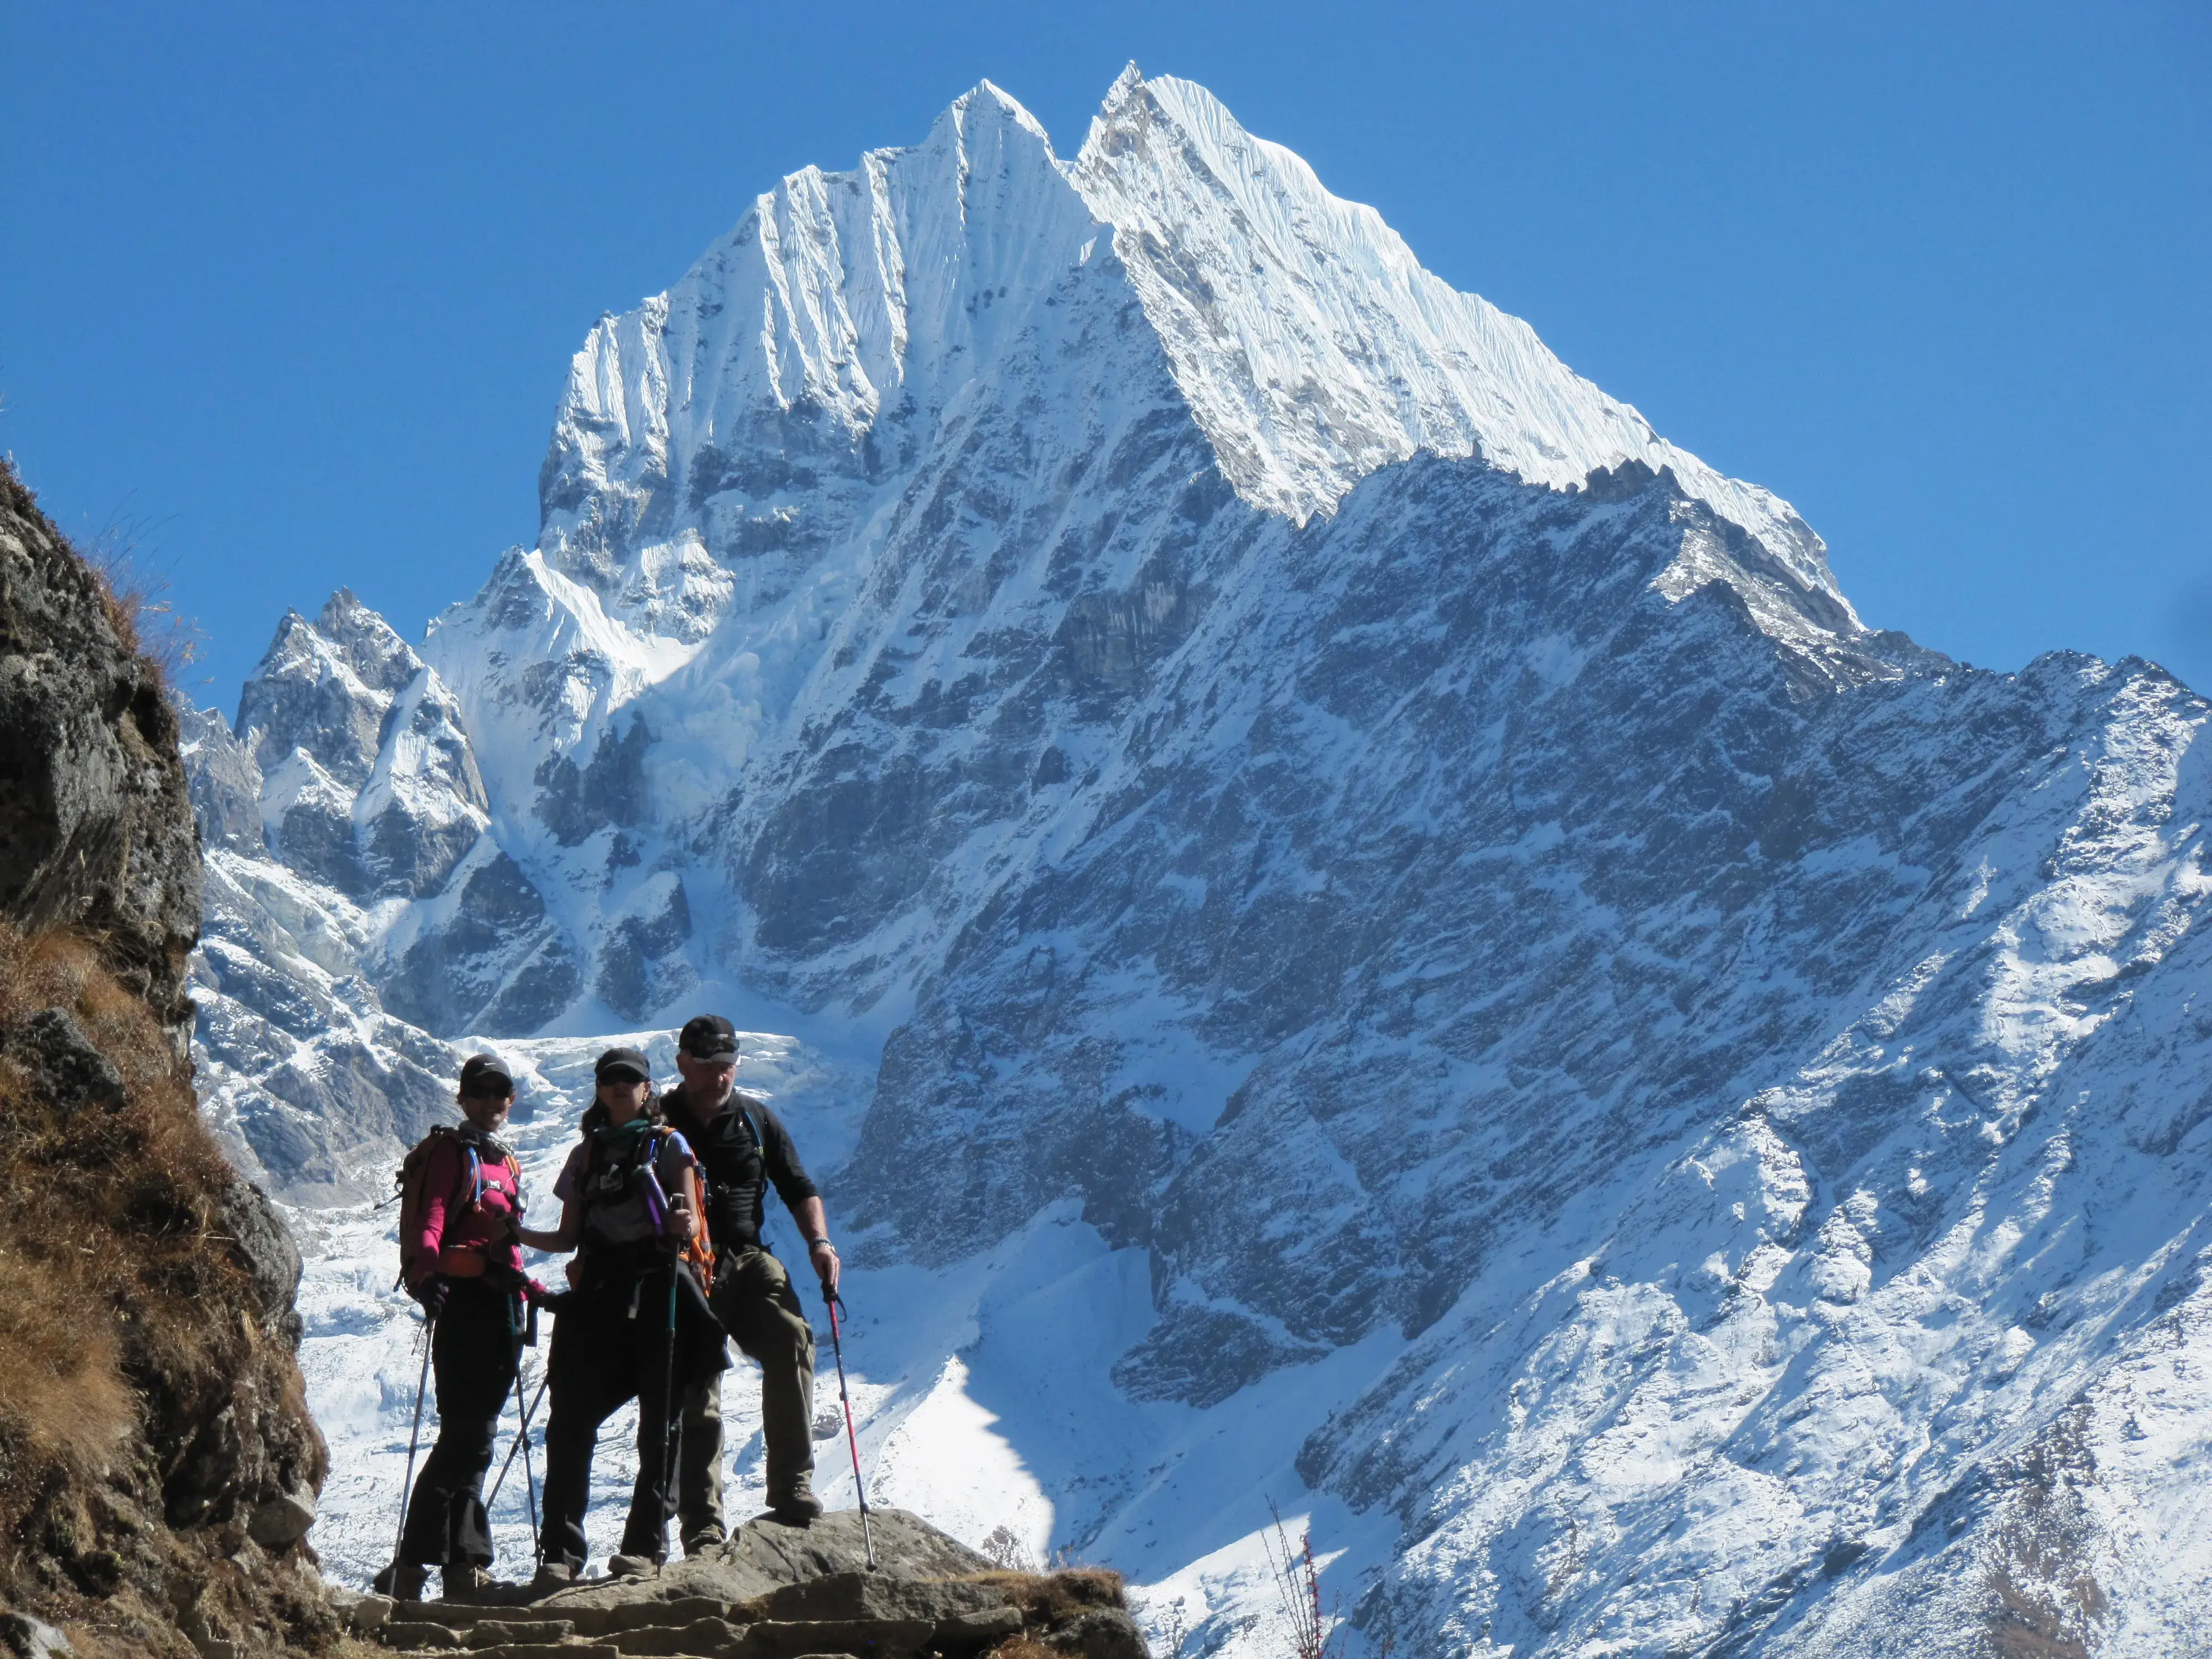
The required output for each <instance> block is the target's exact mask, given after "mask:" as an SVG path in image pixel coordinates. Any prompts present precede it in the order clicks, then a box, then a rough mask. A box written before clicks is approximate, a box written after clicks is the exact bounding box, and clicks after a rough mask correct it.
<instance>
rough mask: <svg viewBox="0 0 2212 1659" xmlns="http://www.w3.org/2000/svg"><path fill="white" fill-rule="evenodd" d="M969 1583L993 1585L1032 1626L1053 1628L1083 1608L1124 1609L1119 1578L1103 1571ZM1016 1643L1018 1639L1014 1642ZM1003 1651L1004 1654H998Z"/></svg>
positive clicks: (981, 1577)
mask: <svg viewBox="0 0 2212 1659" xmlns="http://www.w3.org/2000/svg"><path fill="white" fill-rule="evenodd" d="M1123 1582H1124V1581H1123V1579H1122V1577H1121V1574H1120V1573H1118V1572H1115V1571H1112V1570H1111V1569H1110V1568H1107V1567H1066V1568H1063V1569H1062V1570H1061V1571H1058V1572H979V1573H974V1574H971V1575H970V1576H969V1583H977V1584H991V1585H995V1586H996V1587H997V1588H998V1589H1002V1590H1004V1591H1005V1592H1006V1599H1007V1600H1008V1601H1012V1603H1013V1604H1014V1605H1015V1606H1016V1607H1019V1608H1020V1609H1021V1610H1022V1614H1023V1616H1024V1618H1026V1619H1027V1620H1029V1622H1030V1623H1031V1624H1032V1625H1056V1624H1058V1623H1060V1621H1061V1620H1064V1619H1072V1618H1073V1617H1074V1616H1075V1615H1076V1614H1077V1613H1080V1612H1082V1611H1083V1610H1084V1609H1085V1607H1127V1606H1128V1605H1129V1602H1128V1598H1127V1596H1126V1595H1123V1594H1122V1590H1121V1587H1122V1583H1123ZM1016 1639H1017V1640H1019V1639H1021V1638H1016ZM1001 1651H1004V1650H1001Z"/></svg>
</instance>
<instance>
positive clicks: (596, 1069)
mask: <svg viewBox="0 0 2212 1659" xmlns="http://www.w3.org/2000/svg"><path fill="white" fill-rule="evenodd" d="M592 1077H593V1078H594V1079H597V1080H598V1081H599V1082H601V1083H650V1082H652V1081H653V1062H652V1061H650V1060H647V1059H646V1057H645V1056H644V1055H643V1054H640V1053H639V1052H638V1051H637V1050H636V1049H635V1048H610V1049H608V1050H607V1051H606V1053H605V1054H601V1055H600V1056H599V1064H598V1065H596V1066H593V1067H592Z"/></svg>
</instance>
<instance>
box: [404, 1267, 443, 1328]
mask: <svg viewBox="0 0 2212 1659" xmlns="http://www.w3.org/2000/svg"><path fill="white" fill-rule="evenodd" d="M450 1288H451V1286H450V1285H448V1283H447V1279H446V1276H445V1275H444V1274H443V1273H432V1274H430V1275H428V1277H427V1278H425V1279H422V1281H421V1282H420V1283H419V1284H415V1285H409V1286H408V1289H407V1293H408V1294H409V1295H410V1296H411V1297H414V1298H415V1299H416V1301H417V1302H419V1303H421V1304H422V1311H423V1312H424V1313H426V1314H428V1316H430V1317H431V1318H433V1319H435V1318H436V1317H437V1316H439V1315H440V1314H441V1313H443V1312H445V1311H446V1292H447V1290H448V1289H450Z"/></svg>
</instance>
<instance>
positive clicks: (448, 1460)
mask: <svg viewBox="0 0 2212 1659" xmlns="http://www.w3.org/2000/svg"><path fill="white" fill-rule="evenodd" d="M513 1307H514V1303H513V1297H512V1296H510V1295H509V1294H508V1292H507V1291H503V1290H501V1289H498V1288H497V1287H495V1285H492V1284H491V1283H490V1282H489V1281H488V1280H485V1279H454V1280H453V1281H452V1283H451V1288H450V1289H449V1290H448V1291H447V1296H446V1305H445V1309H444V1310H443V1311H442V1312H441V1313H440V1314H439V1316H438V1328H437V1329H436V1330H435V1332H433V1333H432V1334H431V1338H430V1369H431V1372H432V1374H433V1375H434V1376H435V1377H436V1378H437V1395H436V1396H435V1397H436V1400H437V1402H438V1440H437V1443H436V1444H435V1445H434V1446H432V1447H431V1448H430V1455H429V1456H428V1458H427V1459H425V1460H424V1462H423V1464H422V1474H420V1475H418V1476H417V1477H416V1481H415V1491H414V1492H413V1494H412V1496H410V1498H409V1499H408V1503H407V1525H406V1529H405V1531H404V1534H402V1536H401V1538H400V1541H399V1559H401V1560H402V1561H405V1562H408V1563H410V1565H416V1566H422V1567H443V1566H472V1567H489V1566H490V1565H491V1561H492V1550H491V1527H490V1523H489V1518H488V1517H487V1516H485V1514H484V1506H483V1480H484V1474H485V1472H486V1471H487V1470H488V1469H489V1468H491V1455H492V1443H493V1442H494V1440H495V1439H496V1438H497V1437H498V1432H499V1414H500V1411H501V1407H504V1406H505V1405H506V1404H507V1395H508V1394H509V1392H511V1391H512V1390H513V1387H514V1374H515V1367H516V1365H517V1364H518V1363H519V1362H520V1355H521V1351H522V1344H521V1339H520V1337H519V1336H518V1335H517V1334H516V1333H515V1330H514V1321H513Z"/></svg>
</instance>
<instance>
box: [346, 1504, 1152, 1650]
mask: <svg viewBox="0 0 2212 1659" xmlns="http://www.w3.org/2000/svg"><path fill="white" fill-rule="evenodd" d="M874 1520H875V1540H876V1556H877V1565H876V1566H875V1568H873V1569H870V1568H869V1567H868V1565H867V1564H866V1556H865V1554H864V1552H863V1547H862V1542H861V1536H860V1516H858V1515H857V1514H854V1513H851V1512H846V1513H841V1514H833V1515H826V1516H823V1517H822V1519H821V1520H820V1521H818V1522H816V1523H815V1524H814V1525H813V1526H812V1527H810V1528H806V1529H805V1530H803V1531H801V1530H799V1529H795V1528H789V1527H783V1526H779V1525H776V1524H775V1522H749V1523H748V1524H747V1525H746V1526H744V1528H742V1529H741V1530H740V1532H739V1534H738V1537H737V1538H736V1539H735V1540H733V1541H732V1542H731V1543H729V1544H728V1545H726V1546H725V1547H723V1548H721V1549H720V1550H718V1551H716V1552H714V1553H713V1554H711V1555H708V1556H706V1557H703V1558H701V1559H695V1560H689V1561H685V1562H684V1563H683V1564H682V1565H671V1566H670V1567H669V1568H668V1569H667V1570H666V1571H664V1572H663V1573H662V1574H661V1576H660V1577H658V1578H654V1579H649V1580H642V1581H638V1580H629V1581H610V1580H605V1579H602V1580H599V1581H597V1582H587V1583H582V1584H580V1585H578V1586H576V1587H575V1588H574V1589H567V1590H562V1591H561V1592H559V1593H558V1594H556V1595H549V1596H545V1597H543V1598H541V1599H530V1598H529V1597H528V1596H527V1594H526V1592H524V1591H521V1590H513V1591H508V1592H505V1593H501V1592H497V1591H495V1592H491V1593H489V1594H488V1595H486V1596H485V1597H484V1598H483V1600H482V1601H472V1602H468V1603H458V1602H448V1601H399V1602H394V1601H390V1600H387V1599H386V1598H385V1597H382V1596H374V1595H372V1596H364V1597H362V1598H361V1599H360V1600H359V1601H356V1602H354V1603H352V1604H351V1606H350V1607H349V1622H350V1624H351V1626H352V1627H353V1629H354V1631H355V1632H356V1633H357V1634H358V1635H359V1636H360V1637H362V1638H364V1639H365V1640H367V1641H369V1642H373V1643H374V1644H377V1645H378V1646H380V1647H382V1648H384V1649H386V1650H398V1651H402V1652H406V1653H413V1654H432V1653H444V1652H452V1651H455V1650H470V1651H471V1652H473V1653H475V1654H477V1655H478V1656H481V1659H618V1656H623V1655H631V1654H653V1655H664V1656H670V1655H672V1656H697V1659H802V1656H811V1655H824V1656H826V1655H832V1654H847V1655H852V1656H855V1659H921V1656H925V1655H930V1656H939V1659H968V1656H970V1655H981V1654H986V1653H989V1654H994V1655H1000V1656H1005V1659H1055V1656H1066V1659H1146V1648H1145V1643H1144V1638H1143V1637H1142V1636H1141V1635H1139V1632H1138V1630H1137V1626H1136V1623H1135V1621H1134V1620H1133V1619H1131V1618H1130V1616H1129V1613H1128V1611H1127V1608H1126V1607H1125V1606H1124V1605H1123V1602H1122V1596H1121V1577H1120V1576H1119V1575H1117V1574H1115V1573H1110V1572H1106V1571H1101V1570H1098V1569H1096V1568H1078V1569H1074V1570H1073V1571H1064V1572H1055V1573H1046V1574H1038V1573H1020V1572H1001V1571H994V1569H993V1568H992V1565H991V1564H990V1563H989V1562H988V1561H987V1560H985V1559H983V1558H982V1557H981V1556H980V1555H977V1554H976V1553H975V1552H974V1551H972V1550H969V1549H968V1548H967V1547H964V1546H963V1545H961V1544H959V1543H957V1542H955V1541H953V1540H952V1539H951V1538H948V1537H946V1536H945V1534H943V1533H941V1532H939V1531H938V1530H937V1529H936V1528H933V1527H932V1526H930V1525H929V1524H928V1523H927V1522H924V1521H922V1520H921V1519H919V1518H917V1517H916V1516H911V1515H908V1514H906V1513H904V1512H903V1511H902V1510H878V1511H877V1512H876V1514H875V1516H874Z"/></svg>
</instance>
